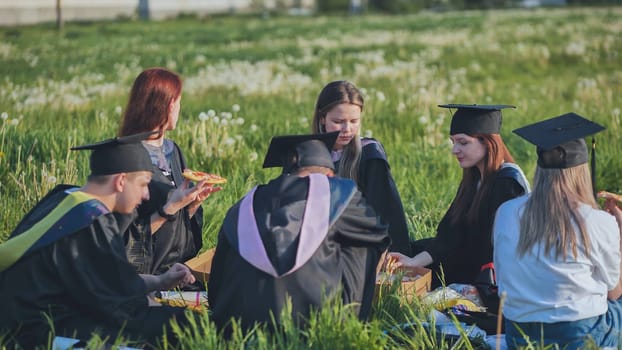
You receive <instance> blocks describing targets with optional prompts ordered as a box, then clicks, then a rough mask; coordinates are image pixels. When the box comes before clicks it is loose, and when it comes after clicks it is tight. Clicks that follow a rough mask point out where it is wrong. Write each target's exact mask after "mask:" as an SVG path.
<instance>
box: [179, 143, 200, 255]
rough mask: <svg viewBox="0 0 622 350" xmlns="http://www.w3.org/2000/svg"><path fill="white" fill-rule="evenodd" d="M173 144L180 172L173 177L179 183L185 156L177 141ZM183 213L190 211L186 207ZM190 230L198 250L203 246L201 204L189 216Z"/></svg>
mask: <svg viewBox="0 0 622 350" xmlns="http://www.w3.org/2000/svg"><path fill="white" fill-rule="evenodd" d="M173 145H175V150H176V151H177V156H178V157H179V169H177V170H179V171H180V172H179V173H178V174H176V175H174V176H175V177H178V178H179V179H176V180H175V181H176V183H179V184H180V185H181V183H182V182H183V177H182V175H181V173H182V172H183V171H184V170H185V169H186V167H187V166H186V158H184V154H183V153H182V152H181V148H179V145H177V143H175V142H173ZM178 181H182V182H178ZM183 211H184V213H186V214H185V215H187V216H190V213H188V210H187V209H186V208H184V209H183ZM190 231H192V237H193V239H194V246H195V247H196V250H197V251H199V250H201V248H202V247H203V206H202V204H201V206H199V208H198V209H197V211H196V212H195V213H194V215H193V216H192V217H191V218H190Z"/></svg>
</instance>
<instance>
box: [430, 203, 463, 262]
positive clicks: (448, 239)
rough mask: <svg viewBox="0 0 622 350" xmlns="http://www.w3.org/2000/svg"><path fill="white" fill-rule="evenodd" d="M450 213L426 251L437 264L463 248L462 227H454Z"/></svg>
mask: <svg viewBox="0 0 622 350" xmlns="http://www.w3.org/2000/svg"><path fill="white" fill-rule="evenodd" d="M448 214H449V213H448V212H447V213H445V216H443V218H442V219H441V221H440V222H439V224H438V226H437V228H436V236H435V237H434V238H433V239H431V240H430V241H429V243H428V244H427V247H426V249H425V251H427V252H428V253H429V254H430V256H432V260H433V261H434V262H435V263H438V262H439V261H441V260H443V258H444V257H446V256H450V255H453V254H454V252H456V251H458V250H459V249H460V247H462V245H463V242H462V239H463V237H464V236H465V235H464V234H463V232H462V230H461V228H460V227H461V225H452V223H451V219H450V218H449V215H448Z"/></svg>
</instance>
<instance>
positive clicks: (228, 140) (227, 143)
mask: <svg viewBox="0 0 622 350" xmlns="http://www.w3.org/2000/svg"><path fill="white" fill-rule="evenodd" d="M223 143H224V145H225V146H233V145H234V144H235V139H234V138H233V137H227V138H226V139H225V140H224V141H223Z"/></svg>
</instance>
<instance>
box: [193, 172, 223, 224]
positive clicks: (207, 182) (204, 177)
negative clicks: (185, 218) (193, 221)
mask: <svg viewBox="0 0 622 350" xmlns="http://www.w3.org/2000/svg"><path fill="white" fill-rule="evenodd" d="M182 175H183V176H184V178H186V179H188V180H190V181H195V182H197V185H196V187H199V188H201V191H200V192H199V193H198V194H197V196H196V197H195V199H194V200H193V201H192V202H191V203H190V204H189V205H188V211H189V214H190V217H192V216H194V214H195V213H196V211H197V209H199V206H200V205H201V203H203V201H204V200H206V199H207V197H209V196H210V195H211V194H212V193H214V192H218V191H220V190H222V187H220V186H214V185H217V184H224V183H226V182H227V179H225V178H223V177H221V176H218V175H216V174H209V173H205V172H202V171H196V170H190V169H185V170H184V172H183V173H182Z"/></svg>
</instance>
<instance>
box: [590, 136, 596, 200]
mask: <svg viewBox="0 0 622 350" xmlns="http://www.w3.org/2000/svg"><path fill="white" fill-rule="evenodd" d="M590 167H591V169H590V170H591V171H592V191H593V192H594V198H596V138H595V137H592V161H591V163H590Z"/></svg>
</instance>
